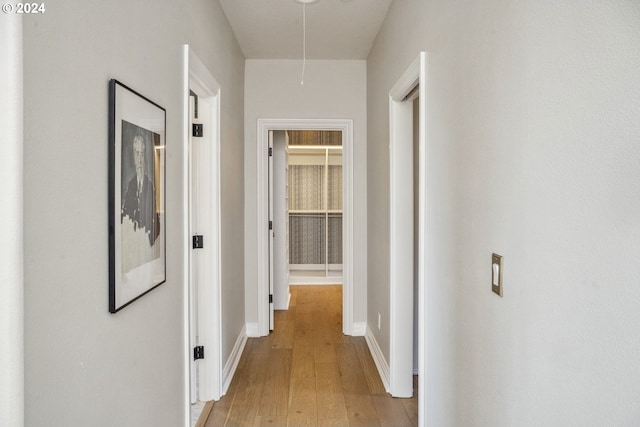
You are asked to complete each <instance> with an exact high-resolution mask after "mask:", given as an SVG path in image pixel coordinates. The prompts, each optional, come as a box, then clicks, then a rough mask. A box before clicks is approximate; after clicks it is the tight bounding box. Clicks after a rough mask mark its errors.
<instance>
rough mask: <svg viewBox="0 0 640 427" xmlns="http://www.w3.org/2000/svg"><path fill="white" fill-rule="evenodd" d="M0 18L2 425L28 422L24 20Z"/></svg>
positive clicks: (0, 337) (0, 340)
mask: <svg viewBox="0 0 640 427" xmlns="http://www.w3.org/2000/svg"><path fill="white" fill-rule="evenodd" d="M0 21H2V25H0V55H1V56H2V65H0V93H2V96H1V97H0V135H1V136H2V139H1V141H2V143H1V144H0V182H2V192H0V204H1V205H2V212H0V231H1V232H0V234H1V235H2V241H0V257H1V258H0V259H2V261H1V263H0V283H1V285H0V325H3V327H2V331H1V332H0V342H2V348H1V349H0V366H2V373H0V384H2V385H0V425H3V426H24V406H25V404H24V244H23V234H22V233H23V231H24V215H23V203H24V192H23V190H24V182H23V181H24V179H23V172H24V168H23V165H24V155H23V150H24V148H23V144H24V135H23V133H24V131H23V129H24V127H23V123H24V118H23V75H22V70H23V59H22V45H23V44H22V39H23V37H22V28H23V26H22V16H21V15H10V16H3V17H1V18H0ZM4 325H10V327H4Z"/></svg>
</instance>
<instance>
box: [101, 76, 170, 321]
mask: <svg viewBox="0 0 640 427" xmlns="http://www.w3.org/2000/svg"><path fill="white" fill-rule="evenodd" d="M165 137H166V111H165V109H164V108H162V107H160V106H159V105H158V104H156V103H154V102H152V101H150V100H149V99H148V98H145V97H144V96H142V95H140V94H139V93H137V92H135V91H134V90H132V89H130V88H128V87H127V86H125V85H123V84H122V83H120V82H119V81H117V80H111V81H109V311H110V312H111V313H115V312H117V311H118V310H120V309H122V308H124V307H126V306H127V305H129V304H131V303H132V302H133V301H135V300H136V299H138V298H140V297H141V296H143V295H144V294H146V293H147V292H149V291H151V290H152V289H154V288H156V287H157V286H159V285H161V284H162V283H164V282H165V280H166V265H167V263H166V238H165V235H166V232H165V231H166V220H165V150H164V148H165Z"/></svg>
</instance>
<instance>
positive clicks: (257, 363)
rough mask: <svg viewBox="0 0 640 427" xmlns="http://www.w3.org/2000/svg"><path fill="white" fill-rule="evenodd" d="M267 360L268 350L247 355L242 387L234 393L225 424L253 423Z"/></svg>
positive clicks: (244, 424) (263, 381) (243, 424)
mask: <svg viewBox="0 0 640 427" xmlns="http://www.w3.org/2000/svg"><path fill="white" fill-rule="evenodd" d="M268 361H269V353H268V352H266V353H264V352H254V353H251V354H250V355H249V359H248V360H247V367H246V373H245V375H244V378H243V382H242V387H239V388H238V390H237V391H236V393H235V397H234V399H233V402H232V404H231V407H230V408H229V416H228V417H227V421H226V425H229V426H247V425H253V422H254V421H255V417H256V415H257V414H258V408H259V404H260V398H261V397H262V393H263V390H264V383H265V370H264V366H266V364H267V363H268Z"/></svg>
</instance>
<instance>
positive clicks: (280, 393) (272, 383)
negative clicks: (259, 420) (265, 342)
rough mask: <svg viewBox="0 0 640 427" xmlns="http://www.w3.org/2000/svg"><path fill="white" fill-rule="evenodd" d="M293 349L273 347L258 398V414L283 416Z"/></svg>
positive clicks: (287, 399)
mask: <svg viewBox="0 0 640 427" xmlns="http://www.w3.org/2000/svg"><path fill="white" fill-rule="evenodd" d="M292 359H293V350H289V349H274V350H273V351H271V355H270V357H269V361H268V364H267V366H266V371H267V372H266V378H265V382H264V393H263V394H262V398H261V400H260V407H259V409H258V415H262V416H265V417H267V418H264V419H265V420H266V419H268V417H276V416H284V418H285V419H286V416H287V411H288V406H289V388H290V378H291V365H292Z"/></svg>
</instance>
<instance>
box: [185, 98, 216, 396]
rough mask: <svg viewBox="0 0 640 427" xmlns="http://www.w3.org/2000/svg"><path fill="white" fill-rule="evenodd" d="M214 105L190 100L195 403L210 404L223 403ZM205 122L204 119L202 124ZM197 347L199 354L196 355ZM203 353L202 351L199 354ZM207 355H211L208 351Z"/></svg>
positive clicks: (191, 263)
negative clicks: (195, 129) (219, 367)
mask: <svg viewBox="0 0 640 427" xmlns="http://www.w3.org/2000/svg"><path fill="white" fill-rule="evenodd" d="M210 116H211V105H210V104H209V102H208V100H207V98H199V99H198V98H195V97H193V96H192V97H191V114H190V117H191V118H190V121H191V123H190V129H193V127H192V125H193V124H194V123H197V124H201V125H202V131H201V134H200V136H195V134H194V133H193V131H192V134H191V137H190V144H191V145H190V155H189V156H190V159H189V165H190V191H189V193H190V197H189V204H190V209H189V211H190V218H189V224H190V234H191V236H192V242H191V257H190V286H191V299H192V312H191V319H192V322H193V323H192V328H191V335H192V340H193V343H192V344H193V345H192V348H193V349H194V351H193V354H192V359H191V360H192V362H191V363H192V367H191V372H192V374H191V381H192V385H191V401H192V403H193V402H195V401H197V400H200V401H209V400H214V399H216V398H219V397H218V396H217V395H218V394H219V387H218V386H217V384H216V382H215V379H216V378H217V377H218V376H219V375H216V371H215V370H216V364H217V360H218V354H217V353H218V349H217V347H218V345H217V341H216V338H215V337H216V333H215V331H216V328H219V325H217V324H219V323H220V322H219V319H216V313H215V312H216V311H217V310H215V309H214V307H215V306H214V301H215V300H216V286H215V283H216V275H217V273H218V272H217V262H216V261H215V259H216V256H215V254H216V252H217V250H216V245H217V241H218V237H217V230H216V224H215V222H214V220H213V216H214V215H213V209H214V207H213V205H214V203H213V200H214V198H215V188H214V187H215V186H216V185H217V184H216V183H217V179H216V177H215V175H214V172H213V168H212V165H213V158H214V150H215V146H214V145H215V144H214V141H213V140H214V138H213V132H212V131H213V130H214V129H212V126H211V123H210V120H208V119H207V118H208V117H210ZM203 119H204V120H203ZM196 348H197V349H198V350H197V351H196ZM200 349H202V350H200ZM205 350H207V351H205Z"/></svg>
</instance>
